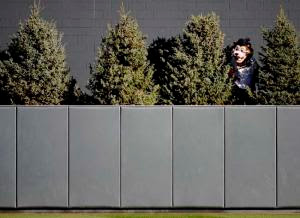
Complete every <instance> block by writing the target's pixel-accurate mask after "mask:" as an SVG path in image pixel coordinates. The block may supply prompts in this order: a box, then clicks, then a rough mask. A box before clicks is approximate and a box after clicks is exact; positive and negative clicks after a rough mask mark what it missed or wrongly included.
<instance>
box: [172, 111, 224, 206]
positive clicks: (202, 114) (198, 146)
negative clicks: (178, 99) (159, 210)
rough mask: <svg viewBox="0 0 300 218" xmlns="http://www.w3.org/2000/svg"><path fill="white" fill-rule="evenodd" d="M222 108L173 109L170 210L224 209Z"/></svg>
mask: <svg viewBox="0 0 300 218" xmlns="http://www.w3.org/2000/svg"><path fill="white" fill-rule="evenodd" d="M223 112H224V108H222V107H174V111H173V128H174V130H173V146H174V148H173V152H174V155H173V156H174V159H173V163H174V164H173V169H174V171H173V173H174V179H173V183H174V192H173V193H174V194H173V195H174V206H175V207H177V206H179V207H223V206H224V113H223Z"/></svg>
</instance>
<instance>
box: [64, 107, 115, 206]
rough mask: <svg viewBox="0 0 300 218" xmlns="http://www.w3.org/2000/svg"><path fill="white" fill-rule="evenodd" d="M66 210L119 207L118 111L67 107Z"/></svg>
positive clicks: (111, 108) (106, 108)
mask: <svg viewBox="0 0 300 218" xmlns="http://www.w3.org/2000/svg"><path fill="white" fill-rule="evenodd" d="M69 110H70V111H69V112H70V117H69V118H70V121H69V124H70V127H69V128H70V129H69V132H70V135H69V138H70V139H69V140H70V168H69V169H70V173H69V175H70V177H69V178H70V182H69V183H70V189H69V191H70V192H69V195H70V207H113V206H114V207H117V206H120V137H119V136H120V130H119V124H120V110H119V107H70V109H69Z"/></svg>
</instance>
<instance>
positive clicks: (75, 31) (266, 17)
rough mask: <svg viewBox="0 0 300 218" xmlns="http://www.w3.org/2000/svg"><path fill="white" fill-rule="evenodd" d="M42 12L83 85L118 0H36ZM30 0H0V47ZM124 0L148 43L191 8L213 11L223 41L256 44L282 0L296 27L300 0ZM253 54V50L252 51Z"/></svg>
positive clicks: (177, 24) (171, 31)
mask: <svg viewBox="0 0 300 218" xmlns="http://www.w3.org/2000/svg"><path fill="white" fill-rule="evenodd" d="M40 1H41V3H42V6H43V7H44V10H43V13H42V15H43V16H44V17H45V18H47V19H48V18H50V19H54V20H55V21H56V23H57V26H58V28H59V30H60V31H62V32H63V33H64V38H63V40H64V42H65V45H66V51H67V61H68V63H69V65H70V67H71V73H72V75H74V76H75V77H76V79H77V80H78V81H79V83H80V85H81V87H82V88H83V87H84V86H85V85H86V81H87V79H88V77H89V70H88V66H89V64H90V63H92V62H93V61H94V58H95V52H96V50H97V47H98V45H99V42H100V36H103V35H104V34H105V33H106V29H107V24H108V23H111V24H114V23H115V22H116V21H117V20H118V10H119V8H120V4H121V0H40ZM32 3H33V0H0V49H3V48H5V47H6V46H7V43H8V42H9V36H10V35H11V34H13V33H15V32H16V30H17V27H18V23H19V21H21V20H23V19H24V18H26V17H27V16H28V14H29V6H30V5H31V4H32ZM124 4H125V6H126V8H127V9H128V10H130V11H131V14H132V15H133V16H135V17H136V18H137V20H138V22H139V24H140V27H141V30H142V31H143V32H144V33H145V34H146V35H147V36H148V43H151V42H152V40H153V39H155V38H157V37H158V36H160V37H170V36H173V35H176V34H178V33H180V32H181V30H182V28H183V27H184V24H185V22H186V21H187V19H188V17H189V16H190V15H192V14H194V15H198V14H201V13H202V14H206V13H208V12H210V11H215V12H216V13H217V14H218V15H219V16H220V19H221V27H222V30H223V31H224V32H225V34H226V36H225V45H227V44H229V43H231V42H232V41H234V40H236V39H238V38H239V37H250V38H251V39H252V42H253V44H254V47H255V49H256V50H258V49H259V47H260V45H261V44H262V37H261V34H260V27H261V26H266V27H270V26H271V25H272V24H273V23H274V19H275V17H276V14H277V13H278V11H279V7H280V4H282V5H283V6H284V8H285V10H286V12H287V15H288V17H289V19H290V20H291V21H292V22H293V23H294V25H295V26H296V28H297V30H299V29H300V19H299V16H298V14H299V13H300V1H299V0H124ZM256 55H257V54H256Z"/></svg>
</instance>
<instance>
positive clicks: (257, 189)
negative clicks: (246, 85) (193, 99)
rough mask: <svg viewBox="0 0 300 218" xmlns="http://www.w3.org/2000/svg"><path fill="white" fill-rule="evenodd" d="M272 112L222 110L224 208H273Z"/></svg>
mask: <svg viewBox="0 0 300 218" xmlns="http://www.w3.org/2000/svg"><path fill="white" fill-rule="evenodd" d="M275 125H276V108H275V107H226V108H225V161H226V162H225V196H226V199H225V207H228V208H230V207H243V208H247V207H258V208H259V207H275V206H276V169H275V167H276V153H275V151H276V129H275Z"/></svg>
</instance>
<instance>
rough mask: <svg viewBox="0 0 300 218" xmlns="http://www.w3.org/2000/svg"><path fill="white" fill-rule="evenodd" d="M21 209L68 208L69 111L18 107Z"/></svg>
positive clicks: (18, 166)
mask: <svg viewBox="0 0 300 218" xmlns="http://www.w3.org/2000/svg"><path fill="white" fill-rule="evenodd" d="M17 128H18V131H17V134H18V135H17V137H18V151H17V158H18V160H17V174H18V175H17V177H18V179H17V192H18V193H17V195H18V199H17V202H18V207H67V206H68V108H67V107H18V124H17Z"/></svg>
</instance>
